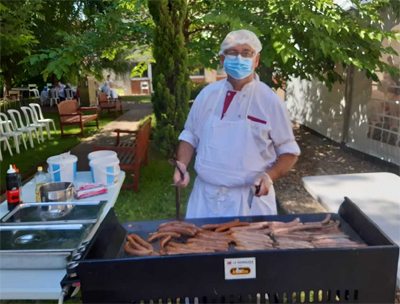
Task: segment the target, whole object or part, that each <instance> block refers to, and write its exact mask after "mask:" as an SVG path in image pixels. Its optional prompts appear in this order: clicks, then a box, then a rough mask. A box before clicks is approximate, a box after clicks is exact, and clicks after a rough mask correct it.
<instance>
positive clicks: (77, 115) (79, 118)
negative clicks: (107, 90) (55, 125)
mask: <svg viewBox="0 0 400 304" xmlns="http://www.w3.org/2000/svg"><path fill="white" fill-rule="evenodd" d="M57 108H58V115H59V118H60V129H61V136H64V126H66V125H78V126H80V128H81V132H80V133H78V134H81V135H83V127H84V126H85V125H86V124H87V123H88V122H91V121H96V127H97V129H98V128H99V120H98V115H97V111H98V109H97V107H79V105H78V101H76V100H75V99H72V100H65V101H62V102H60V103H58V104H57ZM86 111H90V112H92V114H85V112H86ZM93 112H94V113H93ZM68 135H75V134H68Z"/></svg>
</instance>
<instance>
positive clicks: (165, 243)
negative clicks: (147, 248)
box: [160, 235, 172, 248]
mask: <svg viewBox="0 0 400 304" xmlns="http://www.w3.org/2000/svg"><path fill="white" fill-rule="evenodd" d="M171 239H172V236H171V235H167V236H166V237H164V238H163V239H162V240H161V241H160V246H161V248H164V247H165V246H166V245H167V244H168V242H169V241H170V240H171Z"/></svg>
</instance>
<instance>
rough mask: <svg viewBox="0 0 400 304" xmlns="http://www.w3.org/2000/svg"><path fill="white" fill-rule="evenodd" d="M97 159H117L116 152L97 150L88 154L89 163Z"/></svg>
mask: <svg viewBox="0 0 400 304" xmlns="http://www.w3.org/2000/svg"><path fill="white" fill-rule="evenodd" d="M98 158H102V159H104V158H115V159H118V156H117V152H115V151H111V150H99V151H94V152H90V153H89V154H88V159H89V161H91V160H94V159H98Z"/></svg>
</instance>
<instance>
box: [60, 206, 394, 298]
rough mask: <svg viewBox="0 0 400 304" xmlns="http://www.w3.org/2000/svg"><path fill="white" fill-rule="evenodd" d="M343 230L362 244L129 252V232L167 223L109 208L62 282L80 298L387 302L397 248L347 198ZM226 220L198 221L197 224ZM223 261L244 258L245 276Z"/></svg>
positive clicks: (308, 218)
mask: <svg viewBox="0 0 400 304" xmlns="http://www.w3.org/2000/svg"><path fill="white" fill-rule="evenodd" d="M325 216H326V214H296V215H278V216H257V217H241V218H239V219H240V220H241V221H248V222H256V221H283V222H289V221H291V220H293V219H294V218H296V217H299V218H300V220H301V221H302V222H315V221H321V220H322V219H324V218H325ZM331 216H332V219H334V220H336V221H339V222H340V224H341V229H342V230H343V231H344V232H345V233H346V234H348V235H349V236H350V237H351V238H352V239H354V240H360V241H361V240H362V241H364V242H365V243H366V244H367V245H368V246H367V247H363V248H311V249H269V250H255V251H237V250H234V249H230V250H229V251H228V252H217V253H196V254H182V255H171V256H146V257H132V256H128V255H126V254H125V253H124V250H123V245H124V242H125V238H126V235H127V234H128V233H137V234H139V235H141V236H142V237H144V238H146V237H147V236H148V233H150V232H153V231H155V230H156V229H157V227H158V225H159V224H160V223H162V222H165V221H147V222H132V223H126V224H124V225H123V226H122V225H120V224H119V223H118V220H117V218H116V216H115V214H114V212H113V210H110V212H109V213H108V215H107V217H106V218H105V220H104V221H103V223H102V225H101V227H100V228H99V229H98V231H97V234H96V235H95V237H94V239H93V240H92V242H91V244H90V245H89V248H88V249H87V251H86V252H85V253H84V254H83V257H82V259H81V260H80V261H78V266H77V267H76V268H72V269H69V271H68V273H69V274H68V275H67V276H66V277H65V278H64V280H63V282H62V285H70V284H73V283H76V282H80V284H81V295H82V300H83V302H84V303H138V302H141V303H149V302H159V303H160V302H162V303H164V302H165V303H167V302H169V303H175V302H176V303H184V302H186V303H196V302H200V303H310V302H313V303H327V302H335V303H393V302H394V296H395V286H396V269H397V262H398V255H399V248H398V247H397V246H396V245H395V244H394V243H393V242H392V241H391V240H390V239H389V238H388V237H387V236H386V235H385V234H384V233H383V232H382V231H381V230H380V229H379V228H378V227H377V226H376V225H375V224H374V223H373V222H372V221H371V220H370V219H369V218H368V217H367V216H366V215H365V214H364V213H363V212H362V211H361V210H360V209H359V208H358V207H357V206H356V205H355V204H354V203H352V202H351V201H350V200H349V199H348V198H345V200H344V202H343V204H342V205H341V207H340V209H339V212H338V214H335V213H333V214H331ZM229 220H232V218H213V219H211V218H209V219H196V220H191V221H190V222H192V223H194V224H196V225H198V226H201V225H203V224H209V223H223V222H227V221H229ZM229 263H236V264H238V265H239V264H240V263H247V264H246V265H250V266H251V267H252V269H253V271H252V272H251V275H249V276H247V277H246V276H243V277H241V278H240V279H231V278H230V277H229V274H227V273H226V269H227V265H228V264H229Z"/></svg>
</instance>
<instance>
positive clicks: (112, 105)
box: [98, 92, 122, 113]
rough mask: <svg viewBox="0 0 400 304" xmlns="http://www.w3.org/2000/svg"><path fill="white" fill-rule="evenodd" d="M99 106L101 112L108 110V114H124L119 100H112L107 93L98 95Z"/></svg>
mask: <svg viewBox="0 0 400 304" xmlns="http://www.w3.org/2000/svg"><path fill="white" fill-rule="evenodd" d="M98 105H99V109H100V112H101V111H103V110H107V111H108V113H109V112H110V111H111V110H114V113H117V112H121V113H122V103H121V101H120V100H119V99H116V100H110V99H109V98H108V95H107V94H106V93H103V92H101V93H99V95H98Z"/></svg>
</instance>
